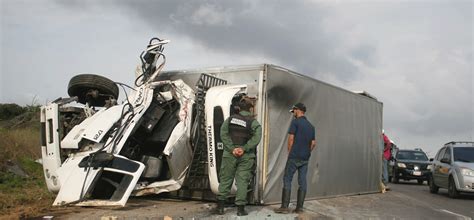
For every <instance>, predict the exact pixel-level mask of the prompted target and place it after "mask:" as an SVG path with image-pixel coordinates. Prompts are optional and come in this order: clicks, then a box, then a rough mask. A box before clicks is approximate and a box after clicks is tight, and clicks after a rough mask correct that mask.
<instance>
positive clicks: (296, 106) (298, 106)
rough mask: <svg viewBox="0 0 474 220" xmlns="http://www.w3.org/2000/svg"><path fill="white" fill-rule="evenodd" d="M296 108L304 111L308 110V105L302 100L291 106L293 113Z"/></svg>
mask: <svg viewBox="0 0 474 220" xmlns="http://www.w3.org/2000/svg"><path fill="white" fill-rule="evenodd" d="M295 109H299V110H301V111H303V112H306V106H305V105H304V104H303V103H301V102H299V103H296V104H295V105H293V107H291V110H290V112H291V113H293V111H294V110H295Z"/></svg>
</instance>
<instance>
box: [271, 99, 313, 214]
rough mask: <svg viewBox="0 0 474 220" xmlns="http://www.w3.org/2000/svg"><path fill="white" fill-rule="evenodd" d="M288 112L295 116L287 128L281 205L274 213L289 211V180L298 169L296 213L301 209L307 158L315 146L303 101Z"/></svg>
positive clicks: (311, 127) (311, 126)
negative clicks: (286, 149) (287, 153)
mask: <svg viewBox="0 0 474 220" xmlns="http://www.w3.org/2000/svg"><path fill="white" fill-rule="evenodd" d="M290 112H292V113H293V116H294V117H295V118H294V119H293V120H292V121H291V124H290V128H289V129H288V152H289V155H288V160H287V161H286V166H285V174H284V177H283V192H282V199H281V200H282V201H281V207H280V208H278V209H276V210H275V212H276V213H289V212H290V210H289V209H288V205H289V204H290V196H291V181H292V180H293V175H294V174H295V172H296V171H297V170H298V185H299V188H298V195H297V201H296V209H295V210H294V211H295V212H296V213H300V212H302V211H303V203H304V198H305V196H306V190H307V185H306V184H307V183H306V174H307V173H308V160H309V157H310V156H311V151H312V150H313V149H314V148H315V147H316V139H315V136H316V132H315V128H314V126H313V125H312V124H311V123H310V122H309V121H308V120H307V119H306V117H305V116H304V114H305V112H306V106H305V105H304V104H303V103H297V104H295V105H294V106H293V107H292V108H291V110H290Z"/></svg>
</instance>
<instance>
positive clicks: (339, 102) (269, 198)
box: [159, 64, 383, 204]
mask: <svg viewBox="0 0 474 220" xmlns="http://www.w3.org/2000/svg"><path fill="white" fill-rule="evenodd" d="M201 74H208V75H212V76H214V77H216V78H219V79H223V80H226V81H227V82H228V83H229V84H231V85H237V87H238V88H239V89H235V87H234V92H235V93H234V94H231V95H236V94H238V93H239V92H241V91H242V90H243V88H245V93H246V95H247V96H249V97H251V98H253V99H254V100H255V108H254V114H255V118H256V119H257V120H258V121H259V122H260V124H261V125H262V134H263V135H262V140H261V142H260V144H259V145H258V147H257V159H256V170H255V178H254V181H253V182H252V184H253V185H252V189H253V192H252V194H251V196H250V197H249V198H251V202H252V203H257V204H271V203H279V202H281V190H282V187H283V173H284V168H285V164H286V159H287V156H288V150H287V133H288V128H289V125H290V122H291V120H292V117H293V116H292V114H291V113H289V110H290V108H291V106H292V105H294V104H295V103H297V102H302V103H304V104H305V105H306V106H307V112H306V116H307V118H308V120H309V121H310V122H312V123H313V124H314V125H315V127H316V142H317V148H316V150H314V151H313V152H312V156H311V158H310V161H309V168H308V176H307V180H308V192H307V199H317V198H326V197H335V196H343V195H356V194H364V193H374V192H379V191H380V179H381V166H382V164H381V163H382V162H381V149H380V145H381V131H382V108H383V105H382V103H381V102H379V101H377V100H376V99H375V98H374V97H373V96H365V95H361V94H358V93H354V92H351V91H348V90H345V89H342V88H339V87H336V86H333V85H330V84H328V83H324V82H322V81H319V80H316V79H313V78H311V77H308V76H305V75H302V74H299V73H296V72H294V71H291V70H288V69H285V68H282V67H278V66H275V65H270V64H262V65H253V66H234V67H217V68H206V69H196V70H183V71H168V72H163V73H162V74H161V75H160V77H159V78H160V79H161V80H176V79H181V80H183V81H184V82H185V83H187V84H189V85H194V84H196V83H197V82H198V81H199V78H200V75H201ZM239 85H241V86H239ZM242 85H244V86H242ZM222 87H223V86H218V87H215V88H211V89H210V90H209V91H208V94H207V97H206V100H205V101H206V102H207V103H208V106H207V109H206V113H207V115H206V117H207V118H210V119H212V118H214V119H215V118H219V117H211V114H216V115H225V116H226V117H227V116H228V115H229V112H228V111H229V106H230V104H231V101H230V99H229V98H227V100H228V105H229V106H227V108H222V105H218V104H212V103H215V102H217V101H216V100H218V97H219V95H221V96H222V94H224V93H225V92H224V91H225V89H224V88H222ZM229 97H231V96H229ZM217 109H219V110H217ZM220 109H222V110H224V111H227V112H225V113H222V112H220ZM226 117H222V116H221V117H220V119H217V120H216V121H212V122H211V121H207V122H206V123H207V127H209V126H212V125H219V124H221V123H222V119H223V118H224V119H225V118H226ZM219 120H220V123H219V122H217V121H219ZM206 131H207V132H208V133H209V132H215V131H216V129H215V128H212V129H206ZM208 135H209V134H208ZM210 136H211V137H212V139H211V141H210V142H212V144H211V143H209V142H208V143H207V145H206V146H205V147H206V149H204V147H203V148H202V149H203V150H206V151H207V154H208V163H207V166H208V175H209V180H210V181H209V185H210V188H211V189H212V192H213V193H217V186H218V181H217V175H216V174H217V173H218V170H219V165H218V162H217V163H216V162H215V161H220V158H218V156H219V155H222V152H221V151H222V148H219V147H218V146H219V145H221V144H222V143H219V141H218V140H216V137H215V136H214V135H210ZM296 179H297V178H294V180H293V183H292V187H293V189H292V190H293V193H292V195H294V197H295V196H296V193H295V191H296V190H297V182H296ZM201 185H206V183H204V184H201ZM295 198H296V197H295Z"/></svg>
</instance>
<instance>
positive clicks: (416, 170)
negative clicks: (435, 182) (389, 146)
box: [389, 150, 431, 184]
mask: <svg viewBox="0 0 474 220" xmlns="http://www.w3.org/2000/svg"><path fill="white" fill-rule="evenodd" d="M391 164H392V166H391V172H390V173H389V180H390V181H391V182H393V183H398V182H399V180H401V179H402V180H413V179H415V180H417V181H418V184H423V182H424V181H428V180H429V176H430V174H431V171H430V161H429V159H428V156H426V154H425V152H423V151H421V150H398V151H397V152H396V155H395V160H394V162H393V163H391Z"/></svg>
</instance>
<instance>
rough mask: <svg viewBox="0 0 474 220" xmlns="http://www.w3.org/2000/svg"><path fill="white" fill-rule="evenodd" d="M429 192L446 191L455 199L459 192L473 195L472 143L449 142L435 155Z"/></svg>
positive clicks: (473, 154) (473, 151)
mask: <svg viewBox="0 0 474 220" xmlns="http://www.w3.org/2000/svg"><path fill="white" fill-rule="evenodd" d="M431 173H432V175H431V180H430V181H429V186H430V192H431V193H437V192H438V190H439V188H446V189H448V193H449V196H450V197H452V198H456V197H458V196H459V194H460V193H461V192H464V193H474V142H449V143H447V144H445V145H444V146H443V147H442V148H441V149H440V150H439V151H438V153H437V154H436V157H435V158H434V159H433V164H432V167H431Z"/></svg>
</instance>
